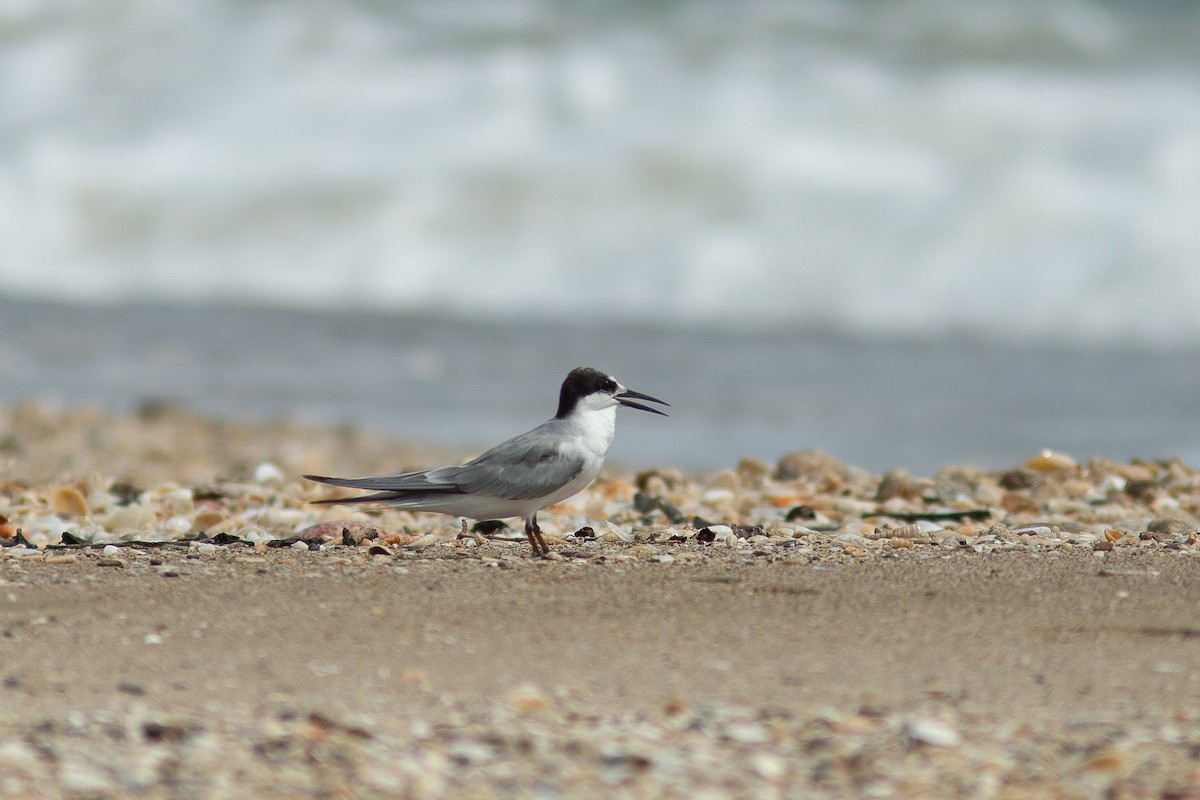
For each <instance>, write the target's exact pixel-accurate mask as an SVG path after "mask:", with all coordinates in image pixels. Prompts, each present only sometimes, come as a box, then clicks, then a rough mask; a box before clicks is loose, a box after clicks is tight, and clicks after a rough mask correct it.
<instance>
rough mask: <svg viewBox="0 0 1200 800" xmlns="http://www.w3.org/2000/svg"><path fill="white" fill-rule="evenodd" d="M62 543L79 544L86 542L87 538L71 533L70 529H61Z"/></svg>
mask: <svg viewBox="0 0 1200 800" xmlns="http://www.w3.org/2000/svg"><path fill="white" fill-rule="evenodd" d="M62 543H63V544H66V545H72V546H79V545H81V544H87V540H86V539H80V538H79V537H78V536H76V535H75V534H73V533H71V532H70V531H63V532H62Z"/></svg>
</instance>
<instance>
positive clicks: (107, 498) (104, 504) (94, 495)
mask: <svg viewBox="0 0 1200 800" xmlns="http://www.w3.org/2000/svg"><path fill="white" fill-rule="evenodd" d="M120 501H121V498H119V497H117V496H116V495H115V494H112V493H110V492H106V491H104V490H103V489H93V490H92V491H90V492H88V494H87V504H88V508H89V509H91V510H92V513H95V512H98V511H107V510H108V509H110V508H112V507H114V506H116V505H117V503H119V502H120Z"/></svg>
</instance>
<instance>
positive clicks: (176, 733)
mask: <svg viewBox="0 0 1200 800" xmlns="http://www.w3.org/2000/svg"><path fill="white" fill-rule="evenodd" d="M142 735H143V736H145V737H146V740H147V741H150V742H182V741H183V740H184V739H187V738H188V737H189V736H191V735H192V732H191V730H189V729H188V727H187V726H186V725H179V724H176V723H170V722H147V723H145V724H144V725H142Z"/></svg>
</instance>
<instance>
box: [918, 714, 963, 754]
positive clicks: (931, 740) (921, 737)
mask: <svg viewBox="0 0 1200 800" xmlns="http://www.w3.org/2000/svg"><path fill="white" fill-rule="evenodd" d="M904 733H905V734H906V735H907V736H908V738H910V739H912V740H913V741H915V742H920V743H921V744H930V745H934V746H936V747H958V745H959V744H961V743H962V737H961V736H960V735H959V733H958V731H957V730H955V728H954V727H953V726H952V725H950V724H948V723H945V722H942V721H941V720H938V719H915V720H912V721H911V722H909V723H908V724H907V725H905V726H904Z"/></svg>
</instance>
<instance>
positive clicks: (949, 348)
mask: <svg viewBox="0 0 1200 800" xmlns="http://www.w3.org/2000/svg"><path fill="white" fill-rule="evenodd" d="M579 365H591V366H596V367H599V368H602V369H606V370H608V371H610V372H613V373H614V374H616V375H617V376H618V377H619V378H620V379H621V380H622V381H623V382H625V383H626V384H628V385H629V386H631V387H633V388H636V389H640V390H642V391H645V392H647V393H650V394H653V395H655V396H657V397H661V398H663V399H665V400H667V401H668V402H670V403H671V404H672V409H671V414H672V415H671V417H670V418H669V419H663V418H661V417H652V416H650V415H647V414H639V413H637V412H632V411H630V412H625V413H623V414H622V415H621V420H620V422H619V424H618V435H617V441H616V443H615V444H614V447H613V451H612V455H611V458H612V459H614V460H616V461H619V462H621V463H624V464H627V465H635V466H646V465H664V464H675V465H680V466H685V467H692V468H700V469H708V468H720V467H725V466H731V465H733V464H734V463H736V461H737V459H738V458H740V457H741V456H746V455H749V456H756V457H759V458H764V459H768V460H772V459H775V458H777V457H778V456H780V455H781V454H783V453H785V452H787V451H789V450H793V449H797V448H820V449H824V450H828V451H830V452H832V453H834V454H835V455H837V456H839V457H841V458H843V459H845V460H846V461H849V462H851V463H855V464H859V465H861V466H864V467H867V468H870V469H873V470H880V471H881V470H885V469H888V468H891V467H906V468H908V469H910V470H915V471H921V472H929V471H931V470H933V469H935V468H937V467H939V466H942V465H946V464H968V463H970V464H978V465H982V466H988V467H1001V466H1009V465H1012V464H1015V463H1018V462H1020V461H1023V460H1024V459H1026V458H1028V457H1029V456H1031V455H1033V454H1034V453H1036V452H1037V451H1038V450H1039V449H1040V448H1044V447H1049V448H1054V449H1059V450H1064V451H1066V452H1068V453H1070V454H1072V455H1074V456H1076V457H1078V458H1088V457H1090V456H1097V455H1098V456H1105V457H1109V458H1114V459H1126V458H1129V457H1131V456H1138V457H1142V458H1170V457H1174V456H1183V457H1185V458H1187V459H1188V460H1189V461H1191V462H1192V463H1200V403H1198V402H1197V399H1196V386H1197V383H1198V381H1200V354H1197V353H1195V352H1192V353H1183V352H1176V353H1161V352H1160V353H1150V352H1144V351H1138V350H1125V351H1122V350H1106V351H1096V350H1077V349H1076V350H1072V349H1053V348H1043V349H1039V348H1019V347H1011V346H1006V347H997V346H989V345H986V344H981V343H972V342H968V341H959V342H955V343H943V344H928V343H924V344H923V343H905V342H903V341H897V342H891V343H882V342H855V341H850V340H846V339H838V338H830V337H826V336H822V335H821V334H820V333H819V331H815V330H813V331H808V332H805V333H795V332H788V331H780V332H777V333H745V332H742V333H731V332H729V331H727V330H723V329H721V328H720V327H719V326H697V327H694V328H688V329H681V328H671V329H655V328H651V327H639V326H633V325H629V324H606V323H604V322H603V321H600V320H596V321H587V322H581V323H577V324H563V323H557V322H551V321H544V320H543V321H536V320H535V321H531V322H529V323H512V322H507V321H505V322H494V321H493V322H489V321H488V320H487V318H486V314H481V315H480V318H478V319H471V320H468V319H465V318H464V319H459V320H455V319H445V318H435V317H416V316H394V315H385V314H373V313H352V312H299V311H286V310H267V309H257V308H246V307H229V306H224V307H206V306H191V307H178V306H171V305H134V306H107V305H88V306H62V305H47V304H40V303H27V302H14V301H0V401H2V402H6V403H13V402H20V401H22V400H25V399H29V398H31V397H52V398H56V399H58V400H59V401H62V402H65V403H67V404H93V405H99V406H102V407H106V408H114V409H130V408H133V407H135V406H136V405H138V404H139V403H140V402H141V401H143V400H144V399H147V398H155V399H164V398H165V399H174V400H178V401H181V402H183V403H185V404H186V405H188V406H190V407H192V408H195V409H197V410H200V411H202V412H205V413H207V414H210V415H216V416H221V417H240V418H259V419H266V418H271V417H279V416H286V417H292V418H301V419H309V420H317V421H325V422H355V423H360V424H363V425H367V426H370V427H373V428H378V429H380V430H384V431H388V432H391V433H395V434H400V435H402V436H405V437H408V438H411V439H415V440H420V441H427V442H435V443H446V444H452V445H456V446H463V447H466V448H477V447H482V446H486V445H490V444H492V443H494V442H495V441H497V440H499V439H501V438H504V437H507V436H509V435H512V434H515V433H519V432H521V431H523V430H525V429H526V428H528V427H531V426H532V425H534V424H536V423H538V422H540V421H542V420H543V419H545V418H546V417H548V416H550V415H551V414H552V413H553V411H554V406H555V403H556V399H557V391H558V386H559V384H560V383H561V381H562V378H563V376H564V375H565V374H566V372H567V371H568V370H569V369H570V368H572V367H575V366H579Z"/></svg>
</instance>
